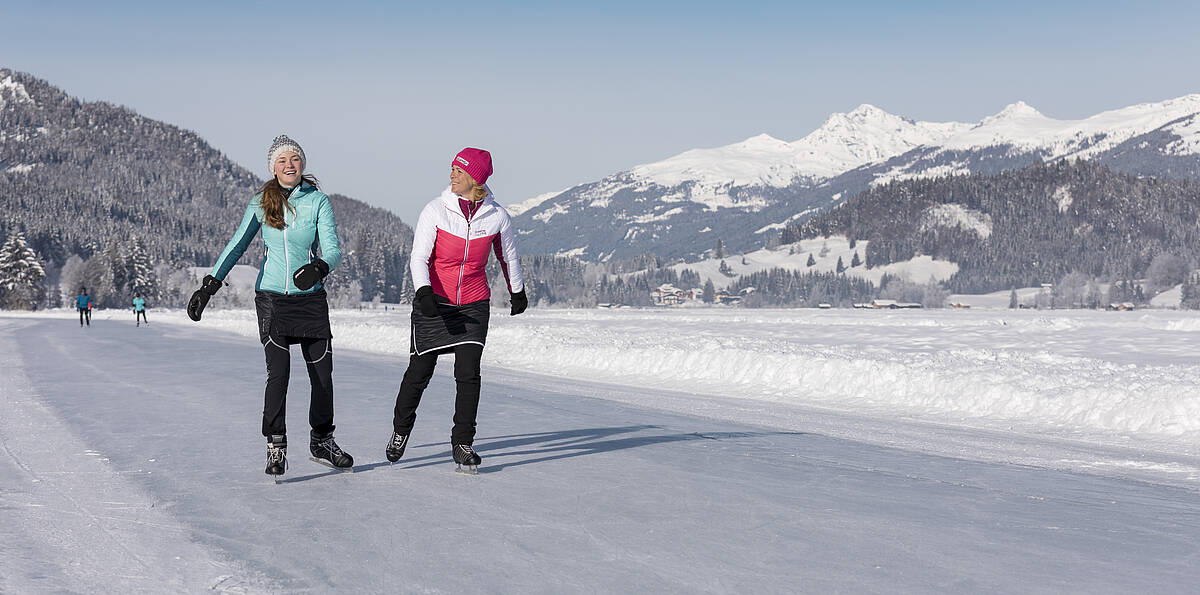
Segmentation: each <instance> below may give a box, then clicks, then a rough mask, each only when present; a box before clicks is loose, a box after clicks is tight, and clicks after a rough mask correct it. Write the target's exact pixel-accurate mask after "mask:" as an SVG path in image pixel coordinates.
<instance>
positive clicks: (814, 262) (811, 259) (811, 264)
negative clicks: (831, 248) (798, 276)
mask: <svg viewBox="0 0 1200 595" xmlns="http://www.w3.org/2000/svg"><path fill="white" fill-rule="evenodd" d="M814 264H817V259H815V258H813V255H812V252H809V253H808V264H806V265H805V266H810V267H811V266H813V265H814Z"/></svg>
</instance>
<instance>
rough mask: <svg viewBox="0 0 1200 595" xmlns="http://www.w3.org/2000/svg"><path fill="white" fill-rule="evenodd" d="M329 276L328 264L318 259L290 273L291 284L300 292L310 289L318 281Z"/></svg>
mask: <svg viewBox="0 0 1200 595" xmlns="http://www.w3.org/2000/svg"><path fill="white" fill-rule="evenodd" d="M328 274H329V263H327V262H325V261H324V260H321V259H320V258H318V259H316V260H314V261H312V262H310V263H308V264H306V265H304V266H302V267H300V268H298V269H296V272H294V273H292V283H295V284H296V287H298V288H300V290H301V291H305V290H308V289H311V288H312V286H313V285H316V284H317V282H318V281H320V280H321V279H324V278H325V275H328Z"/></svg>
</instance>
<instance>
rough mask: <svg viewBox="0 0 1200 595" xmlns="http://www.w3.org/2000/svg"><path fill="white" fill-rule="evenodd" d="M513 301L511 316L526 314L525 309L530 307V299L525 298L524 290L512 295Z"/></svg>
mask: <svg viewBox="0 0 1200 595" xmlns="http://www.w3.org/2000/svg"><path fill="white" fill-rule="evenodd" d="M511 299H512V310H510V312H511V314H509V316H516V315H517V314H520V313H521V312H524V311H525V308H528V307H529V298H527V297H525V290H524V289H522V290H521V291H518V292H516V293H514V294H512V296H511Z"/></svg>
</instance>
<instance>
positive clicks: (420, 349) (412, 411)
mask: <svg viewBox="0 0 1200 595" xmlns="http://www.w3.org/2000/svg"><path fill="white" fill-rule="evenodd" d="M490 314H491V306H490V304H489V303H488V300H480V301H478V302H471V303H469V304H463V305H461V306H452V305H449V304H439V305H438V315H437V316H425V315H424V314H422V313H421V310H420V309H419V308H418V307H417V305H416V304H413V309H412V332H411V333H410V337H411V339H410V342H409V347H410V349H409V351H410V355H409V358H408V370H406V371H405V372H404V379H403V380H402V381H401V382H400V391H399V392H398V393H397V394H396V409H395V411H394V412H393V418H392V428H393V429H394V430H395V431H396V433H397V434H401V435H405V436H407V435H408V434H410V433H412V428H413V425H414V424H415V423H416V420H417V406H418V405H420V403H421V395H422V394H423V393H424V392H425V387H426V386H428V385H429V380H430V378H432V377H433V370H434V367H435V366H436V365H437V357H438V355H441V354H443V353H453V354H454V383H455V387H456V391H455V399H454V420H453V421H454V426H453V428H452V429H451V431H450V443H451V444H472V443H473V442H474V440H475V419H476V416H477V414H478V411H479V385H480V378H479V362H480V360H481V359H482V357H483V346H484V343H486V342H487V329H488V320H489V317H490Z"/></svg>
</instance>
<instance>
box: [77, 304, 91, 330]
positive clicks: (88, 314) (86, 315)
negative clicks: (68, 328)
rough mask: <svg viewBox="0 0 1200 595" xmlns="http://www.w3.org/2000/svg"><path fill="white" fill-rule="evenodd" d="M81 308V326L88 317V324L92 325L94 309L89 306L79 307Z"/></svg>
mask: <svg viewBox="0 0 1200 595" xmlns="http://www.w3.org/2000/svg"><path fill="white" fill-rule="evenodd" d="M78 310H79V326H83V321H84V320H85V319H86V320H87V324H88V326H92V311H91V310H88V309H87V308H78Z"/></svg>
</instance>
